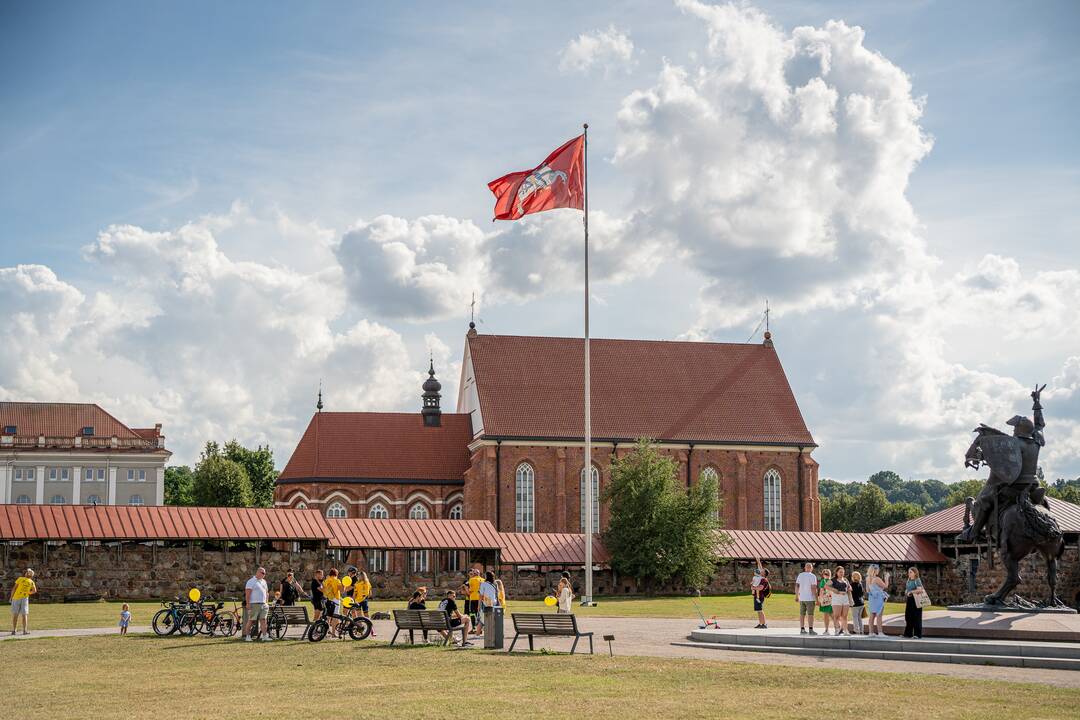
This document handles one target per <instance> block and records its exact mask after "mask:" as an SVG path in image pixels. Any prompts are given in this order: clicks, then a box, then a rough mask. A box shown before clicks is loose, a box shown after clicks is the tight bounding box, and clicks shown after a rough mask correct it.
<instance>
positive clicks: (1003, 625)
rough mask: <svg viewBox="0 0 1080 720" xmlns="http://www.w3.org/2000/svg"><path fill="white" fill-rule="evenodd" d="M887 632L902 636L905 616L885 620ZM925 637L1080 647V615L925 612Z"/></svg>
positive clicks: (1012, 612) (973, 611)
mask: <svg viewBox="0 0 1080 720" xmlns="http://www.w3.org/2000/svg"><path fill="white" fill-rule="evenodd" d="M884 629H885V633H886V634H887V635H900V634H902V633H903V632H904V616H903V615H892V616H888V617H886V618H885V623H884ZM923 637H928V638H932V637H936V638H970V639H980V640H1032V641H1037V642H1071V643H1080V615H1078V614H1077V613H1076V612H1075V611H1073V612H1023V611H1017V610H1013V611H1010V612H1003V611H1001V610H1000V608H995V609H994V610H992V611H978V610H971V609H969V608H964V609H953V608H949V609H946V610H926V611H924V612H923Z"/></svg>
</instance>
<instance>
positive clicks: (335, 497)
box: [274, 482, 464, 518]
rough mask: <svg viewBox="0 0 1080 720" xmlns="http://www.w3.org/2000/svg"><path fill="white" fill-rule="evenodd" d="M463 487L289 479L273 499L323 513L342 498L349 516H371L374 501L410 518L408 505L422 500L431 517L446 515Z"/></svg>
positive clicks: (391, 512) (396, 515)
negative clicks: (291, 480) (295, 480)
mask: <svg viewBox="0 0 1080 720" xmlns="http://www.w3.org/2000/svg"><path fill="white" fill-rule="evenodd" d="M463 491H464V488H463V487H462V486H461V485H460V484H458V485H454V484H447V485H430V484H423V485H421V484H398V483H393V484H391V483H374V482H373V483H335V482H317V483H314V482H308V483H288V484H283V485H278V486H277V487H275V488H274V502H275V503H276V504H277V505H278V506H279V507H296V506H297V505H298V504H300V503H304V504H305V505H306V506H307V507H309V508H314V509H319V510H321V511H322V512H323V513H324V514H325V512H326V510H327V508H329V507H330V505H332V504H333V503H335V502H339V503H341V504H342V505H343V506H344V507H345V509H346V512H347V515H346V517H350V518H366V517H368V512H369V510H370V509H371V508H372V507H373V506H374V505H375V504H380V505H382V506H383V507H385V508H386V510H387V512H388V513H389V515H390V517H391V518H407V517H409V508H411V507H412V506H413V505H415V504H417V503H419V504H420V505H423V506H424V508H425V509H427V511H428V517H430V518H445V517H449V513H450V509H451V508H452V507H454V506H455V505H457V504H459V503H460V502H462V499H463Z"/></svg>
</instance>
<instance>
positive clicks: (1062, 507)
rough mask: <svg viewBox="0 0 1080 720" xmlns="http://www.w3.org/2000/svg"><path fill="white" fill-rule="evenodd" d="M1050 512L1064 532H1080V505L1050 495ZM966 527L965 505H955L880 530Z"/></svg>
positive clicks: (931, 531)
mask: <svg viewBox="0 0 1080 720" xmlns="http://www.w3.org/2000/svg"><path fill="white" fill-rule="evenodd" d="M1047 501H1048V502H1049V503H1050V512H1051V514H1053V516H1054V517H1055V518H1057V521H1058V525H1059V526H1060V527H1061V530H1062V532H1067V533H1080V506H1077V505H1073V504H1072V503H1069V502H1065V501H1064V500H1058V499H1057V498H1052V497H1048V498H1047ZM963 529H964V506H963V505H954V506H953V507H950V508H945V509H944V510H938V511H937V512H934V513H930V514H929V515H923V516H922V517H917V518H912V519H911V520H906V521H904V522H902V523H899V524H898V525H892V526H890V527H887V528H882V529H881V530H878V531H877V532H878V533H881V534H892V533H916V534H919V535H952V534H955V533H958V532H960V531H961V530H963Z"/></svg>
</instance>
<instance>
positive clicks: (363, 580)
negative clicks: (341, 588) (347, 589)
mask: <svg viewBox="0 0 1080 720" xmlns="http://www.w3.org/2000/svg"><path fill="white" fill-rule="evenodd" d="M369 597H371V581H370V580H369V579H368V574H367V573H366V572H364V571H363V570H361V571H360V573H359V574H358V575H357V579H356V582H354V583H353V600H355V601H356V606H357V607H358V608H360V614H361V615H363V616H364V617H366V618H368V619H371V616H370V615H368V612H369V611H368V598H369ZM371 637H375V626H374V625H372V628H371Z"/></svg>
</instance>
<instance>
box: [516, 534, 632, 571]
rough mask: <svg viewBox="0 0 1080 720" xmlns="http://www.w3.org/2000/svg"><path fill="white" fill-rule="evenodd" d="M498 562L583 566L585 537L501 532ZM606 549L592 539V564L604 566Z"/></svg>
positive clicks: (607, 560) (597, 539)
mask: <svg viewBox="0 0 1080 720" xmlns="http://www.w3.org/2000/svg"><path fill="white" fill-rule="evenodd" d="M500 536H501V538H502V543H503V550H502V553H501V554H500V556H499V560H500V561H502V562H504V563H506V564H508V565H582V564H584V563H585V536H584V535H583V534H577V533H501V534H500ZM610 559H611V558H610V556H609V555H608V551H607V549H606V548H605V547H604V544H603V543H602V542H601V541H600V538H599V537H596V536H594V537H593V562H594V563H598V564H607V563H608V562H609V561H610Z"/></svg>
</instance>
